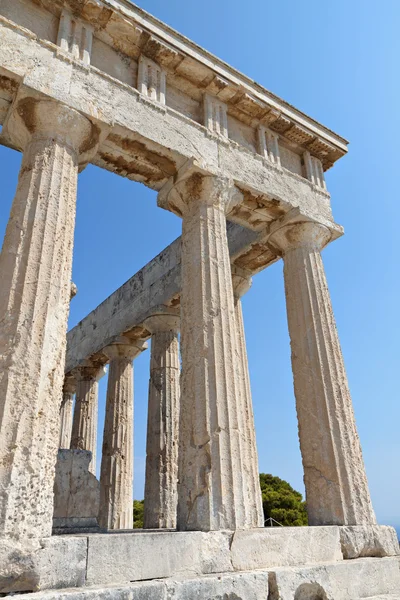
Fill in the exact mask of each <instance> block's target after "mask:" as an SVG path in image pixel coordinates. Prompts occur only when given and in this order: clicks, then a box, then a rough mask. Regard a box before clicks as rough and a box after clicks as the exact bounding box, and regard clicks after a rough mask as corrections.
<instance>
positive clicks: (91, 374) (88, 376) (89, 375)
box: [72, 364, 107, 383]
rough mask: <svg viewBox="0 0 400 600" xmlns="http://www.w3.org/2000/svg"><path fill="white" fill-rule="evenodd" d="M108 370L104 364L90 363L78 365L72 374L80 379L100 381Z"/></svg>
mask: <svg viewBox="0 0 400 600" xmlns="http://www.w3.org/2000/svg"><path fill="white" fill-rule="evenodd" d="M106 372H107V370H106V367H105V366H104V365H95V364H88V365H83V366H81V367H77V368H76V369H74V370H73V372H72V375H73V376H74V377H75V378H76V382H77V383H78V382H79V381H91V380H93V381H99V380H100V379H101V378H102V377H104V375H105V374H106Z"/></svg>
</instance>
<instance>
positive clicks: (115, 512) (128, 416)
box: [99, 340, 147, 529]
mask: <svg viewBox="0 0 400 600" xmlns="http://www.w3.org/2000/svg"><path fill="white" fill-rule="evenodd" d="M146 348H147V344H146V343H145V342H140V341H139V342H133V343H132V342H129V340H126V341H121V343H117V344H112V345H111V346H108V347H107V348H105V349H104V350H103V352H104V353H105V354H106V356H108V358H109V359H110V365H109V371H108V386H107V401H106V417H105V421H104V435H103V453H102V459H101V475H100V513H99V524H100V527H104V528H106V529H132V528H133V496H132V493H133V492H132V486H133V364H132V361H133V359H134V358H136V357H137V356H138V355H139V354H140V353H141V352H143V350H146Z"/></svg>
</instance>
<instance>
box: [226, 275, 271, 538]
mask: <svg viewBox="0 0 400 600" xmlns="http://www.w3.org/2000/svg"><path fill="white" fill-rule="evenodd" d="M251 283H252V281H251V277H250V274H249V273H246V272H245V271H244V270H242V269H239V268H238V267H235V266H233V267H232V285H233V294H234V305H235V323H236V334H237V340H238V349H239V361H238V367H239V384H240V401H241V408H240V410H239V418H240V419H241V423H240V428H241V429H242V431H244V432H245V439H246V442H245V444H244V445H243V454H244V456H245V459H244V461H243V467H244V472H243V474H244V484H245V490H246V495H247V497H248V498H249V499H250V507H251V508H250V510H252V511H253V514H252V515H251V522H252V523H253V526H254V527H257V526H258V527H263V526H264V511H263V506H262V496H261V487H260V477H259V468H258V454H257V443H256V432H255V427H254V414H253V400H252V396H251V388H250V374H249V363H248V359H247V349H246V337H245V333H244V323H243V311H242V301H241V297H242V296H243V295H244V294H245V293H246V292H247V291H248V290H249V289H250V287H251Z"/></svg>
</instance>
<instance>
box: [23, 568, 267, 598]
mask: <svg viewBox="0 0 400 600" xmlns="http://www.w3.org/2000/svg"><path fill="white" fill-rule="evenodd" d="M267 595H268V573H235V574H234V575H229V574H222V573H221V574H220V575H218V576H215V575H205V576H203V577H198V578H196V579H185V580H169V579H167V580H164V581H154V582H141V583H131V584H126V585H125V586H110V587H103V588H101V587H92V588H86V589H84V590H76V589H75V590H57V591H49V592H40V593H36V594H29V595H24V598H26V600H42V599H43V600H100V599H101V600H266V599H267Z"/></svg>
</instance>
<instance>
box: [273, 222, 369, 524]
mask: <svg viewBox="0 0 400 600" xmlns="http://www.w3.org/2000/svg"><path fill="white" fill-rule="evenodd" d="M330 235H331V234H330V231H329V230H328V228H327V227H325V226H323V225H320V224H318V223H313V222H301V223H292V224H287V225H285V226H282V227H281V228H280V229H278V230H277V231H276V232H275V233H273V234H272V236H271V238H270V243H271V245H272V246H274V247H275V248H277V249H278V251H279V252H280V253H282V255H283V260H284V276H285V290H286V303H287V314H288V323H289V333H290V338H291V348H292V368H293V376H294V388H295V394H296V405H297V415H298V422H299V436H300V447H301V453H302V457H303V467H304V483H305V487H306V497H307V498H306V499H307V510H308V518H309V524H310V525H371V524H374V523H375V522H376V520H375V515H374V511H373V508H372V504H371V499H370V494H369V489H368V483H367V477H366V474H365V468H364V462H363V458H362V453H361V446H360V442H359V438H358V434H357V429H356V423H355V419H354V413H353V407H352V402H351V397H350V392H349V387H348V382H347V376H346V372H345V368H344V363H343V357H342V352H341V348H340V343H339V338H338V334H337V330H336V325H335V320H334V316H333V311H332V306H331V300H330V296H329V291H328V286H327V282H326V278H325V272H324V266H323V263H322V258H321V254H320V250H321V249H322V248H323V246H324V245H325V244H326V243H327V242H328V241H329V239H330Z"/></svg>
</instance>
